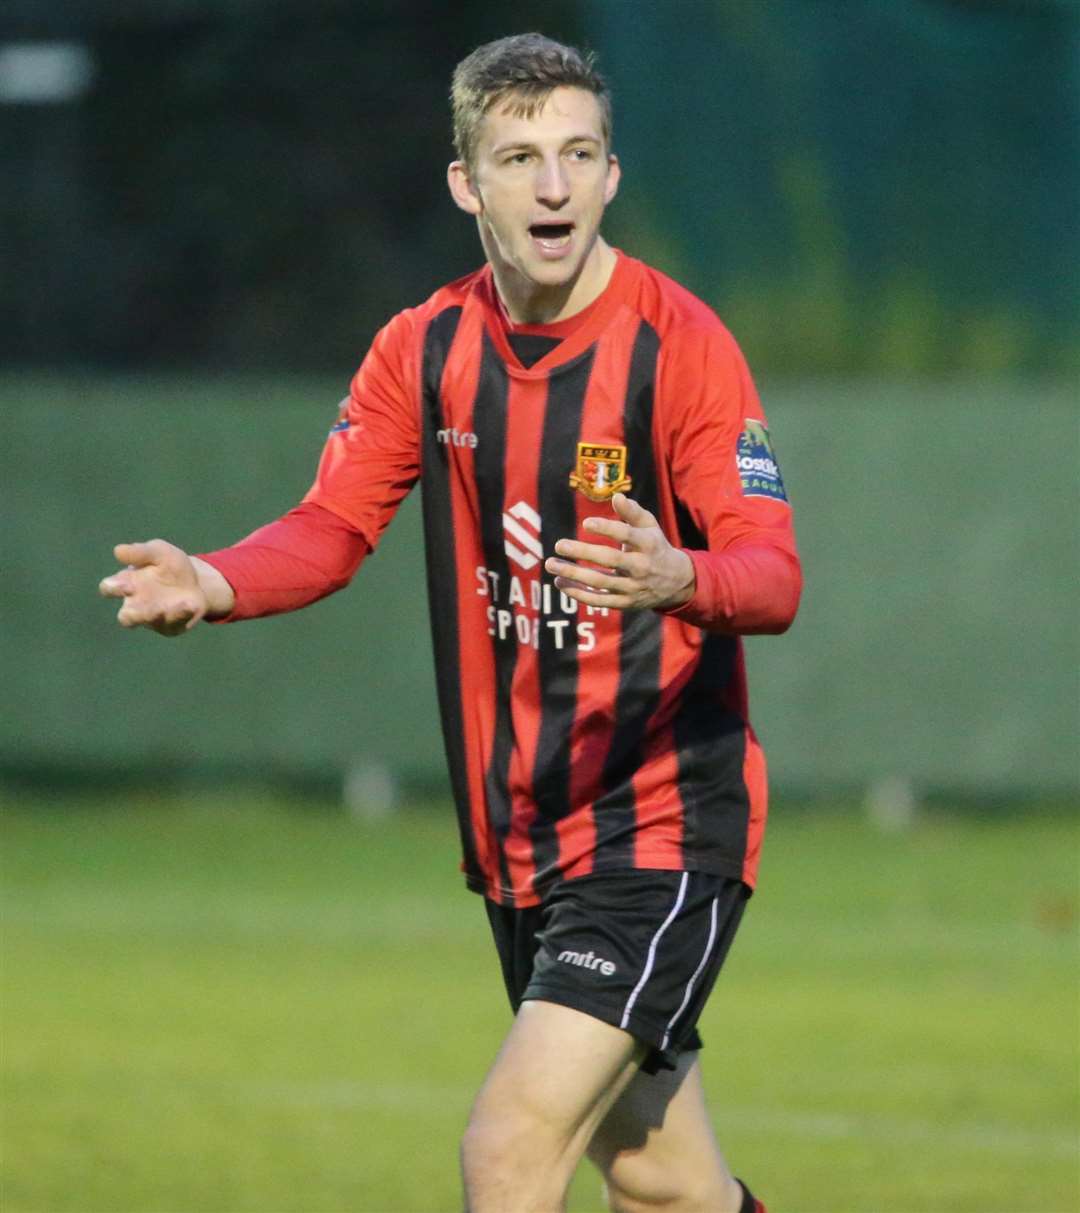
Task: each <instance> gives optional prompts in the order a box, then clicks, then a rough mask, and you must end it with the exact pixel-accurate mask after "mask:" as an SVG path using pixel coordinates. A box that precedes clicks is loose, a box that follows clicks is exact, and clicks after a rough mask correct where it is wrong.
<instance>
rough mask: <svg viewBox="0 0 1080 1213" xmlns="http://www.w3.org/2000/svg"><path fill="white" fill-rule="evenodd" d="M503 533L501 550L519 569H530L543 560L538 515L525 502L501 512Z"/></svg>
mask: <svg viewBox="0 0 1080 1213" xmlns="http://www.w3.org/2000/svg"><path fill="white" fill-rule="evenodd" d="M503 531H504V532H505V540H504V542H503V549H504V551H505V552H506V554H507V556H509V557H510V559H511V560H512V561H513V562H514V563H515V564H516V565H517V566H518V567H519V568H522V569H532V568H535V567H536V566H537V565H538V564H539V563H540V561H541V560H543V558H544V549H543V546H542V545H541V543H540V515H539V514H538V513H537V512H536V511H535V510H534V509H533V508H532V506H531V505H529V503H528V502H527V501H519V502H518V503H517V504H516V505H512V506H511V507H510V509H509V510H506V511H504V512H503Z"/></svg>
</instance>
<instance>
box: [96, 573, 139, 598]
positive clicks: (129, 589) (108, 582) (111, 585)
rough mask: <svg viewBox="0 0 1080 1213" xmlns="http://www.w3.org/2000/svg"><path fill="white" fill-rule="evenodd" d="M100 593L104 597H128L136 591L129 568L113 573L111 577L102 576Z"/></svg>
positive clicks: (99, 586) (99, 583)
mask: <svg viewBox="0 0 1080 1213" xmlns="http://www.w3.org/2000/svg"><path fill="white" fill-rule="evenodd" d="M98 593H99V594H100V595H101V596H102V597H103V598H126V597H127V596H128V595H129V594H134V593H135V582H134V580H133V579H132V576H131V573H130V572H128V570H127V569H124V570H123V572H120V573H113V574H112V576H110V577H102V579H101V581H100V582H98Z"/></svg>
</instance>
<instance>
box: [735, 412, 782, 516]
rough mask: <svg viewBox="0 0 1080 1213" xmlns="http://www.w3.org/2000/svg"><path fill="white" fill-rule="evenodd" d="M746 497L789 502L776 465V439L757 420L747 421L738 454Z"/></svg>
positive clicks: (740, 477)
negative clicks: (774, 442) (774, 447)
mask: <svg viewBox="0 0 1080 1213" xmlns="http://www.w3.org/2000/svg"><path fill="white" fill-rule="evenodd" d="M735 462H736V464H737V465H738V468H739V479H740V480H741V481H742V491H743V496H744V497H769V498H771V499H772V500H773V501H787V492H786V490H785V489H784V481H783V479H782V478H781V476H780V465H779V464H778V463H777V462H776V453H775V451H774V450H773V444H772V439H771V438H770V437H769V431H768V430H767V429H766V428H765V425H764V424H763V423H762V422H760V421H757V420H755V419H754V418H753V417H747V418H746V426H745V428H744V429H743V432H742V433H741V434H740V435H739V445H738V447H737V448H736V452H735Z"/></svg>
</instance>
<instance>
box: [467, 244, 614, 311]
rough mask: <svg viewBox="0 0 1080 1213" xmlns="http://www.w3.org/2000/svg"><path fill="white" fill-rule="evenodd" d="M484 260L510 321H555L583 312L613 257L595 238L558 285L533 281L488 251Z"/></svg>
mask: <svg viewBox="0 0 1080 1213" xmlns="http://www.w3.org/2000/svg"><path fill="white" fill-rule="evenodd" d="M488 261H489V262H490V263H491V272H492V275H493V277H494V279H495V287H496V289H497V290H498V292H499V298H500V299H501V300H502V304H503V307H504V308H505V309H506V313H507V315H508V316H509V317H510V321H511V323H512V324H555V323H556V322H557V321H559V320H568V319H569V318H570V317H571V316H576V315H577V313H578V312H581V311H584V310H585V308H587V307H588V306H589V304H590V303H592V302H593V300H595V299H598V298H599V297H600V296H601V295H602V294H603V293H604V290H605V289H606V287H607V284H608V283H609V282H610V281H611V275H612V274H613V273H614V272H615V264H616V261H617V258H616V256H615V250H614V249H612V248H611V246H610V245H608V244H606V243H605V242H604V241H603V240H601V239H600V237H597V239H596V243H595V244H594V245H593V247H592V248H591V249H590V250H589V254H588V256H587V257H586V258H585V260H584V261H583V262H582V265H581V269H580V270H579V271H578V273H577V274H576V275H575V276H574V278H572V279H571V280H570V281H569V282H565V283H560V284H559V285H558V286H545V285H544V284H543V283H537V282H533V281H532V280H531V279H529V278H526V277H525V276H524V275H523V274H521V273H519V272H518V271H517V270H516V269H514V268H513V267H512V266H510V265H507V264H506V262H504V261H501V260H500V259H499V258H498V257H493V256H491V255H490V253H489V255H488Z"/></svg>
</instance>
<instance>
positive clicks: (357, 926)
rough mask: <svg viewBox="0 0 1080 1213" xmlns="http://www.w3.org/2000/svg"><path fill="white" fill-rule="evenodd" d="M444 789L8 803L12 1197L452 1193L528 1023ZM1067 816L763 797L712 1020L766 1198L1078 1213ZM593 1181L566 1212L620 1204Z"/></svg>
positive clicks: (719, 1114)
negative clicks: (300, 797) (389, 798)
mask: <svg viewBox="0 0 1080 1213" xmlns="http://www.w3.org/2000/svg"><path fill="white" fill-rule="evenodd" d="M456 853H457V852H456V842H455V837H454V827H453V824H452V821H451V816H450V811H449V809H446V808H442V809H440V810H439V811H437V812H430V811H429V812H421V811H413V812H406V813H402V814H400V815H399V816H396V817H394V818H393V819H391V820H389V821H384V822H377V823H363V824H362V823H357V822H354V821H351V820H349V819H347V818H346V817H344V816H343V815H341V814H340V813H338V812H336V811H334V810H332V809H330V808H328V807H327V808H317V807H313V806H311V805H307V806H304V807H302V808H301V807H299V806H296V805H288V804H284V803H273V802H270V803H259V802H256V801H254V800H253V799H251V798H248V799H238V798H221V799H215V798H212V797H202V798H188V799H185V800H178V799H169V798H162V799H160V800H158V801H151V800H149V799H146V798H143V799H141V800H136V799H129V800H127V801H125V802H124V803H123V804H122V805H119V806H116V805H108V806H107V805H102V804H94V803H89V802H85V801H83V802H75V803H65V804H52V805H50V804H47V803H45V802H43V801H35V802H26V801H24V802H23V803H21V804H15V803H10V804H9V805H8V809H7V812H6V814H5V824H4V842H3V856H4V859H3V869H4V870H3V875H4V882H3V884H4V890H3V893H4V901H3V920H2V921H3V964H4V971H3V990H4V1004H3V1021H2V1029H3V1064H4V1078H3V1082H4V1086H3V1110H4V1123H3V1145H4V1154H5V1158H6V1164H5V1165H6V1170H5V1175H4V1181H3V1190H2V1194H0V1195H2V1200H0V1204H2V1208H3V1213H54V1211H55V1213H62V1211H79V1213H106V1211H108V1213H246V1211H249V1210H250V1211H252V1213H254V1211H256V1210H257V1211H258V1213H287V1211H288V1213H292V1211H295V1213H336V1211H339V1210H340V1211H346V1210H348V1211H349V1213H391V1211H393V1213H398V1211H400V1213H405V1211H415V1213H442V1211H444V1210H445V1211H448V1213H450V1211H453V1210H456V1209H459V1208H460V1199H459V1195H458V1190H457V1175H456V1145H457V1137H458V1134H459V1132H460V1130H461V1128H462V1125H463V1123H464V1120H465V1117H466V1114H467V1110H468V1106H469V1102H470V1098H471V1096H472V1093H473V1091H474V1089H475V1087H476V1085H477V1083H478V1082H479V1079H480V1077H481V1076H482V1073H483V1071H484V1069H485V1067H486V1066H487V1064H488V1063H489V1061H490V1059H491V1058H492V1056H493V1055H494V1052H495V1049H496V1047H497V1045H498V1042H499V1040H500V1038H501V1036H502V1034H503V1033H504V1032H505V1030H506V1028H507V1026H508V1023H509V1011H508V1009H507V1008H506V1006H505V1003H504V1000H503V993H502V987H501V983H500V981H499V978H498V974H497V969H496V965H495V961H494V955H493V953H492V952H491V949H490V945H489V943H488V938H487V928H486V925H485V923H484V921H483V915H482V913H481V912H480V905H479V902H478V901H476V899H475V898H473V897H472V896H471V895H469V894H467V893H466V892H464V890H463V889H462V888H461V886H460V883H459V879H458V877H457V874H456V872H455V860H456ZM1076 902H1077V833H1076V827H1075V823H1074V821H1073V819H1072V818H1071V817H1070V816H1069V815H1068V814H1066V813H1064V812H1059V813H1053V812H1042V813H1037V814H1035V813H1032V814H1027V815H1016V816H1005V815H1001V814H998V815H995V816H994V817H993V818H992V819H988V820H981V821H980V820H976V819H974V818H973V817H971V816H960V815H950V814H946V813H938V814H935V815H934V816H932V817H930V816H927V817H926V818H924V819H923V820H922V821H921V822H919V823H918V824H917V825H916V826H915V827H914V828H913V829H911V830H909V831H907V832H905V833H902V834H882V833H880V832H879V831H877V830H875V829H874V828H873V827H871V826H870V825H869V824H867V823H866V822H865V821H864V820H863V819H862V817H861V815H859V814H858V813H856V812H851V813H842V812H840V811H839V810H837V811H834V812H822V811H817V810H815V811H797V810H794V809H790V810H788V811H786V812H781V813H778V814H777V815H776V819H775V821H774V823H773V826H772V829H771V834H770V838H769V841H768V844H767V849H766V855H765V862H764V867H763V881H762V885H761V889H760V893H759V895H758V896H757V897H756V898H755V899H754V901H753V903H752V905H751V909H750V913H749V915H748V917H747V919H746V922H745V924H744V926H743V930H742V932H741V934H740V938H739V940H738V942H737V943H736V946H735V949H734V951H733V954H732V957H731V959H730V961H729V964H728V967H727V969H726V971H725V973H724V975H723V977H722V978H721V981H720V984H719V985H718V987H717V990H716V992H715V994H714V995H713V998H712V1001H711V1003H710V1005H709V1007H708V1009H707V1011H706V1014H705V1017H704V1019H703V1023H702V1031H703V1034H704V1036H705V1038H706V1046H707V1047H706V1050H705V1052H704V1054H703V1062H704V1066H705V1072H706V1078H707V1082H708V1085H709V1088H710V1096H711V1105H712V1107H713V1109H714V1112H715V1115H716V1121H717V1125H718V1128H719V1131H720V1134H721V1139H722V1141H723V1143H724V1146H725V1150H726V1152H727V1154H728V1156H729V1159H730V1161H731V1162H732V1165H733V1167H734V1168H735V1170H736V1171H737V1172H738V1173H740V1174H743V1175H745V1176H746V1177H747V1179H748V1180H749V1181H750V1182H751V1183H752V1184H753V1185H754V1187H755V1188H756V1189H758V1191H759V1194H760V1195H761V1196H762V1197H764V1198H765V1199H766V1200H767V1202H768V1204H769V1208H770V1213H848V1211H850V1213H856V1211H858V1213H1073V1211H1074V1210H1077V1209H1078V1208H1080V1191H1078V1155H1077V1144H1076V1143H1077V1137H1076V1131H1077V1078H1078V1068H1077V1062H1078V1057H1077V1051H1078V1040H1077V993H1078V983H1077V965H1076V961H1077V925H1076V915H1077V905H1076ZM601 1207H602V1206H601V1202H600V1200H599V1196H598V1183H597V1180H596V1178H595V1176H594V1175H593V1174H592V1173H591V1172H590V1171H588V1169H587V1168H583V1170H582V1172H581V1173H580V1174H579V1177H578V1180H577V1181H576V1183H575V1186H574V1191H573V1198H572V1202H571V1208H572V1209H573V1210H575V1211H576V1213H586V1211H591V1210H597V1209H599V1208H601Z"/></svg>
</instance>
